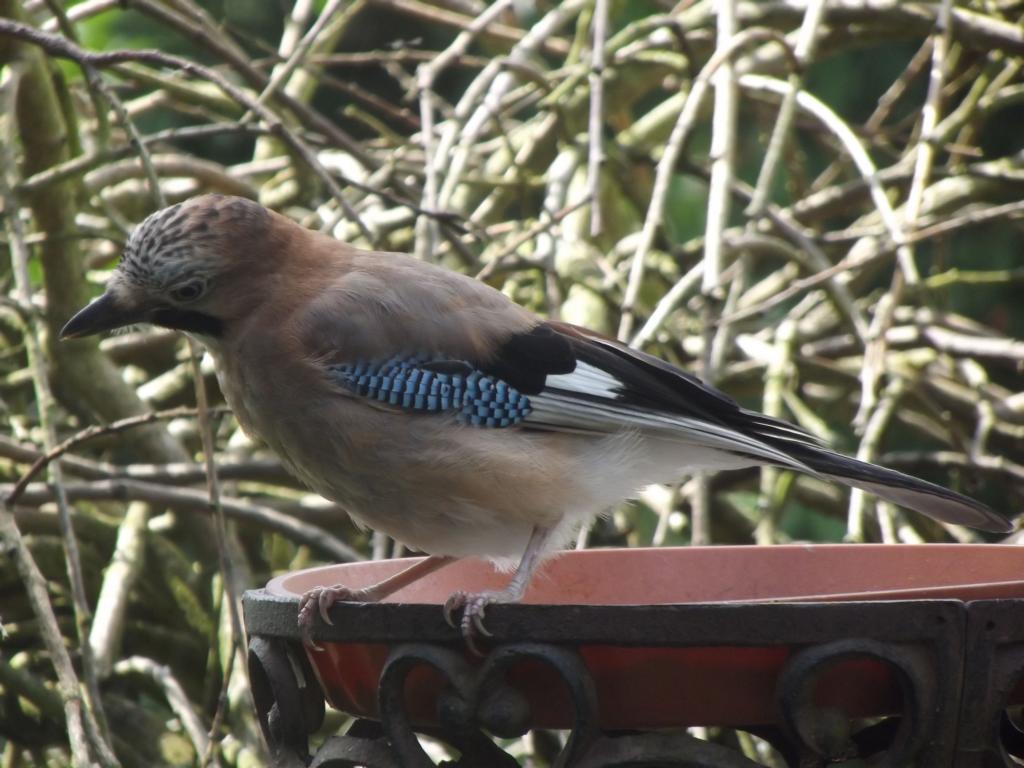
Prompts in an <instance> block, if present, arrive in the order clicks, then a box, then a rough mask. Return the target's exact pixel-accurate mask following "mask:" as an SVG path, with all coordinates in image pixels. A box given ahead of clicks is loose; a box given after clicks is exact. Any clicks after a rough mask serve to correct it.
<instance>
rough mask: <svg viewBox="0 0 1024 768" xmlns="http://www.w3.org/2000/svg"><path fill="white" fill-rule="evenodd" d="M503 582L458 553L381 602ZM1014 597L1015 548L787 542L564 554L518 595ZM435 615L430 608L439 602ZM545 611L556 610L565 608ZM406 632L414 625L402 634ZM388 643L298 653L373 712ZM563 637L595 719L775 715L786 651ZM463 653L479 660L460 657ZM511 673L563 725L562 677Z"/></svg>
mask: <svg viewBox="0 0 1024 768" xmlns="http://www.w3.org/2000/svg"><path fill="white" fill-rule="evenodd" d="M413 562H415V560H414V559H403V560H384V561H373V562H362V563H350V564H345V565H337V566H328V567H323V568H313V569H309V570H304V571H296V572H293V573H288V574H285V575H283V576H279V577H278V578H275V579H274V580H272V581H271V582H270V583H269V584H268V585H267V592H269V593H270V594H271V595H273V596H277V597H278V598H295V597H297V596H298V595H300V594H301V593H303V592H305V591H306V590H308V589H310V588H311V587H314V586H317V585H329V584H336V583H344V584H346V585H348V586H351V587H361V586H365V585H368V584H371V583H374V582H376V581H378V580H380V579H382V578H386V577H387V576H390V575H391V574H393V573H395V572H397V571H398V570H400V569H402V568H405V567H407V566H408V565H409V564H410V563H413ZM507 579H508V575H507V574H501V573H497V572H495V571H494V569H493V568H491V567H490V565H489V564H487V563H485V562H482V561H477V560H465V561H460V562H458V563H455V564H454V565H451V566H449V567H447V568H445V569H443V570H441V571H438V572H437V573H435V574H432V575H431V576H429V577H427V578H426V579H423V580H421V581H420V582H418V583H415V584H413V585H411V586H409V587H407V588H405V589H403V590H401V591H400V592H398V593H396V594H395V595H393V596H392V598H390V602H396V603H404V604H432V605H437V606H440V605H441V604H442V603H443V602H444V601H445V599H446V598H447V597H448V596H449V595H450V594H451V593H452V592H454V591H456V590H460V589H461V590H471V591H476V590H482V589H494V588H500V587H501V586H503V585H504V584H505V583H506V582H507ZM1020 597H1024V547H1016V546H1009V545H987V544H986V545H957V544H927V545H914V546H911V545H787V546H773V547H753V546H728V547H685V548H660V549H616V550H587V551H581V552H575V551H574V552H566V553H564V554H562V555H561V556H559V557H557V558H554V559H552V560H550V561H548V562H546V563H545V564H544V565H543V567H542V569H541V570H540V571H539V572H538V574H537V575H536V576H535V578H534V579H533V581H532V583H531V585H530V589H529V591H528V592H527V595H526V598H525V601H524V602H525V603H526V604H528V605H529V604H533V605H558V606H567V605H573V606H627V605H629V606H665V605H677V604H690V603H712V604H715V605H722V604H726V605H728V604H731V603H741V604H749V603H752V602H753V603H757V602H779V601H784V602H786V603H789V602H794V601H796V602H807V601H810V602H836V601H891V600H926V599H947V600H961V601H970V600H977V599H992V598H1020ZM410 610H413V609H411V608H410ZM499 610H500V608H497V609H495V613H496V614H497V613H498V611H499ZM523 610H525V609H523ZM437 612H438V616H439V615H440V607H438V609H437ZM417 615H420V614H417ZM553 615H554V616H562V615H566V616H568V613H567V612H566V611H565V610H564V609H563V610H562V611H560V612H559V613H558V614H553ZM897 615H899V614H897ZM433 616H434V614H433V611H431V612H430V617H431V619H432V618H433ZM565 620H569V619H565ZM569 634H570V635H571V633H569ZM416 639H418V638H417V637H416V636H415V633H414V634H413V636H410V637H409V638H408V640H409V641H415V640H416ZM423 639H426V638H423ZM391 642H394V641H393V640H392V641H382V642H366V641H365V638H363V637H360V638H359V642H330V643H326V644H325V649H324V651H322V652H310V653H309V658H310V661H311V663H312V664H313V667H314V669H315V670H316V672H317V674H318V676H319V677H320V680H321V683H322V685H323V688H324V692H325V695H326V697H327V700H328V701H329V702H330V703H331V705H332V706H334V707H335V708H336V709H339V710H342V711H345V712H348V713H351V714H353V715H358V716H365V717H376V716H377V702H376V686H377V680H378V679H379V676H380V672H381V668H382V667H383V664H384V662H385V660H386V659H387V656H388V654H389V652H390V650H391V645H390V643H391ZM568 642H569V643H570V644H573V643H571V641H568ZM396 644H397V643H396ZM573 645H575V647H576V649H577V650H578V652H579V653H580V656H581V657H582V659H583V660H584V662H585V664H586V665H587V667H588V670H589V672H590V674H591V676H592V677H593V680H594V683H595V686H596V689H597V693H598V700H599V702H600V720H601V725H602V727H604V728H617V729H629V728H655V727H674V726H680V725H699V724H707V725H753V724H760V723H771V722H775V721H776V712H775V705H774V690H775V683H776V680H777V678H778V675H779V671H780V669H781V668H782V665H783V664H784V663H785V661H786V659H787V658H788V657H789V655H790V653H791V650H792V647H793V646H792V645H790V644H786V643H782V644H778V645H767V644H765V645H750V644H749V643H737V644H736V645H735V646H728V647H715V646H714V645H711V644H710V643H709V644H708V645H707V646H696V647H653V646H655V645H662V646H664V645H666V642H665V640H664V639H661V640H660V641H659V642H658V643H652V644H651V645H650V646H643V645H641V644H638V643H637V642H636V640H635V639H633V640H630V642H629V643H627V644H625V645H615V644H612V643H609V642H601V643H594V642H590V641H587V642H582V643H575V644H573ZM467 658H468V659H470V660H472V661H474V663H476V661H477V660H475V659H474V657H473V656H472V655H471V654H468V652H467ZM891 677H892V676H891V675H890V674H889V672H888V671H887V669H886V668H885V667H884V666H883V665H882V664H880V663H877V662H873V661H870V660H867V659H865V660H859V659H858V660H855V661H852V662H850V663H848V664H844V665H842V666H841V667H839V668H837V669H835V670H833V671H832V672H831V673H830V674H829V679H828V685H827V687H828V691H826V692H825V693H824V699H825V700H828V699H829V698H830V697H833V696H838V697H840V698H841V699H843V701H844V702H845V703H844V705H843V708H844V710H846V711H847V712H848V714H851V715H852V716H873V715H878V714H884V713H887V712H892V711H896V710H897V709H898V708H899V704H900V694H899V689H898V686H897V685H896V683H895V682H894V681H893V680H892V679H891ZM509 681H510V683H511V684H513V685H515V686H516V687H518V688H520V689H521V690H522V691H523V692H524V694H525V695H526V697H527V699H528V700H529V702H530V705H531V710H532V711H533V713H534V721H535V725H539V726H542V727H567V726H568V725H569V724H570V723H571V719H572V718H571V711H570V710H571V707H570V704H569V702H568V701H567V700H566V699H565V697H563V696H561V695H560V694H559V689H560V688H561V684H560V683H559V682H558V680H557V678H555V677H554V676H553V675H552V674H551V673H550V672H547V673H546V671H545V670H544V669H542V668H539V665H531V664H525V665H523V668H522V669H520V670H512V671H511V672H510V675H509ZM443 686H444V681H443V680H442V679H441V677H440V675H436V674H433V673H429V671H428V670H424V674H422V675H415V676H413V677H411V678H410V679H409V681H408V682H407V686H406V697H407V704H408V709H409V711H410V712H411V713H412V716H413V719H414V720H415V721H418V722H420V723H429V722H430V721H431V720H432V718H433V712H434V703H435V702H436V701H437V697H438V694H439V693H440V691H441V690H442V688H443ZM829 691H831V693H830V692H829Z"/></svg>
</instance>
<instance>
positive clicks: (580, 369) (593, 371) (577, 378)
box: [545, 362, 622, 400]
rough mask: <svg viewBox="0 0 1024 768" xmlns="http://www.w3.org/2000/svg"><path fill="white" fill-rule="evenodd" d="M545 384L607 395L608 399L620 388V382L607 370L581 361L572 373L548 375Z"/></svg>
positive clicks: (611, 398)
mask: <svg viewBox="0 0 1024 768" xmlns="http://www.w3.org/2000/svg"><path fill="white" fill-rule="evenodd" d="M545 386H546V387H547V388H550V389H561V390H565V391H567V392H579V393H580V394H584V395H593V396H595V397H607V398H608V399H610V400H614V399H615V398H616V397H617V396H618V394H619V392H620V391H621V390H622V382H621V381H619V380H618V379H617V378H615V377H614V376H612V375H611V374H610V373H608V371H603V370H601V369H600V368H598V367H597V366H594V365H591V364H590V363H583V362H579V363H577V364H576V370H574V371H573V372H572V373H559V374H556V375H549V376H548V377H547V380H546V382H545Z"/></svg>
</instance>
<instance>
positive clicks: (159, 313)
mask: <svg viewBox="0 0 1024 768" xmlns="http://www.w3.org/2000/svg"><path fill="white" fill-rule="evenodd" d="M150 322H151V323H153V325H159V326H161V327H163V328H173V329H174V330H176V331H188V332H190V333H198V334H201V335H203V336H212V337H214V338H219V337H220V336H221V335H223V333H224V322H223V321H222V320H220V319H219V318H216V317H213V316H212V315H207V314H204V313H203V312H193V311H191V310H187V309H176V308H174V307H166V308H164V309H158V310H156V311H155V312H154V313H153V314H152V315H151V316H150Z"/></svg>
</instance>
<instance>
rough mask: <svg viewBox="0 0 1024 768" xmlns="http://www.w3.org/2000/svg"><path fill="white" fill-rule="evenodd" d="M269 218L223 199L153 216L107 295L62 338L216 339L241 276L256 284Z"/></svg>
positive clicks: (256, 208) (132, 242)
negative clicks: (135, 329) (179, 334)
mask: <svg viewBox="0 0 1024 768" xmlns="http://www.w3.org/2000/svg"><path fill="white" fill-rule="evenodd" d="M270 217H271V214H270V213H269V212H268V211H267V210H266V209H265V208H263V207H262V206H260V205H258V204H257V203H254V202H252V201H250V200H246V199H244V198H240V197H225V196H221V195H206V196H203V197H196V198H192V199H191V200H188V201H186V202H183V203H179V204H178V205H172V206H170V207H169V208H164V209H162V210H159V211H157V212H156V213H153V214H151V215H150V216H149V217H148V218H147V219H145V220H144V221H143V222H142V223H141V224H139V226H137V227H136V228H135V230H134V231H133V232H132V235H131V238H130V239H129V240H128V245H127V246H126V247H125V250H124V254H123V255H122V257H121V261H120V263H119V264H118V265H117V268H116V269H115V270H114V272H113V274H112V275H111V276H110V280H109V281H108V283H107V286H106V290H105V291H104V293H103V295H102V296H100V297H99V298H97V299H95V300H94V301H92V303H90V304H89V305H87V306H86V307H84V308H83V309H81V310H79V312H78V313H77V314H75V316H74V317H72V318H71V319H70V320H69V321H68V322H67V324H66V325H65V326H64V328H63V329H62V330H61V332H60V337H61V338H62V339H72V338H79V337H82V336H90V335H92V334H95V333H100V332H102V331H109V330H113V329H116V328H123V327H124V326H128V325H134V324H136V323H152V324H153V325H159V326H162V327H164V328H173V329H176V330H180V331H186V332H188V333H192V334H195V335H197V336H199V337H201V338H204V339H208V340H212V339H216V338H219V337H220V336H221V335H222V334H223V333H224V330H225V324H226V323H227V322H229V321H230V320H231V319H232V317H231V315H232V312H233V310H234V308H235V307H237V305H238V303H239V287H240V286H239V277H240V276H243V275H246V274H248V277H249V278H251V277H253V275H252V269H253V267H254V266H256V265H255V264H254V262H255V261H256V259H255V258H253V256H254V254H253V251H254V250H261V251H262V247H261V244H262V245H265V239H266V235H267V230H268V229H269V227H270ZM251 282H252V280H251V279H250V280H243V283H251Z"/></svg>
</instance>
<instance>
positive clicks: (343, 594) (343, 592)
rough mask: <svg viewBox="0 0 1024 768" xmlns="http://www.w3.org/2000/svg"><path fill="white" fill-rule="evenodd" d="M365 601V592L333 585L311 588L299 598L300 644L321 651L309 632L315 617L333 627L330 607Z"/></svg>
mask: <svg viewBox="0 0 1024 768" xmlns="http://www.w3.org/2000/svg"><path fill="white" fill-rule="evenodd" d="M363 599H365V590H361V589H350V588H348V587H345V586H342V585H341V584H335V585H334V586H333V587H313V589H311V590H309V591H308V592H306V593H304V594H303V595H302V597H300V598H299V619H298V621H299V629H300V630H301V631H302V644H303V645H304V646H306V647H307V648H309V649H310V650H313V651H322V650H323V648H322V647H321V646H319V645H317V644H316V643H315V642H314V641H313V637H312V635H311V632H312V630H313V625H314V624H315V623H316V615H317V614H320V618H321V619H322V620H323V622H324V624H326V625H328V626H330V627H333V626H334V622H333V621H331V617H330V614H329V613H328V611H330V609H331V606H332V605H334V604H335V603H340V602H362V600H363Z"/></svg>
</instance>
